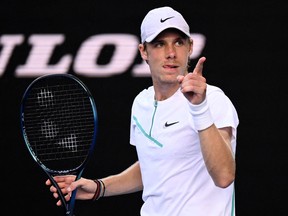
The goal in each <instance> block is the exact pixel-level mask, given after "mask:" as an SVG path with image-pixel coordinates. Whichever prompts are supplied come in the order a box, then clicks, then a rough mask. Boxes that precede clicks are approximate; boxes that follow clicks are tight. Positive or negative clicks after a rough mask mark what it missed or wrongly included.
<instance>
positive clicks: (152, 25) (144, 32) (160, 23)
mask: <svg viewBox="0 0 288 216" xmlns="http://www.w3.org/2000/svg"><path fill="white" fill-rule="evenodd" d="M168 28H176V29H178V30H180V31H182V32H183V33H184V34H186V35H187V36H188V37H190V29H189V26H188V24H187V22H186V21H185V19H184V18H183V16H182V15H181V14H180V13H179V12H178V11H176V10H174V9H173V8H171V7H167V6H165V7H160V8H155V9H153V10H150V11H149V12H148V13H147V15H146V16H145V17H144V19H143V21H142V24H141V42H142V43H144V42H145V41H146V42H148V43H149V42H151V41H152V40H153V39H154V38H155V37H156V36H157V35H158V34H159V33H160V32H162V31H163V30H165V29H168Z"/></svg>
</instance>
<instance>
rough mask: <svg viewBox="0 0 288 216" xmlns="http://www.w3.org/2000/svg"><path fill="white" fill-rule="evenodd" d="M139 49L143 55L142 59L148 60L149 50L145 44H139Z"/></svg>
mask: <svg viewBox="0 0 288 216" xmlns="http://www.w3.org/2000/svg"><path fill="white" fill-rule="evenodd" d="M138 49H139V52H140V55H141V57H142V59H143V60H144V61H146V60H147V59H148V56H147V51H146V49H145V47H144V45H143V44H139V46H138Z"/></svg>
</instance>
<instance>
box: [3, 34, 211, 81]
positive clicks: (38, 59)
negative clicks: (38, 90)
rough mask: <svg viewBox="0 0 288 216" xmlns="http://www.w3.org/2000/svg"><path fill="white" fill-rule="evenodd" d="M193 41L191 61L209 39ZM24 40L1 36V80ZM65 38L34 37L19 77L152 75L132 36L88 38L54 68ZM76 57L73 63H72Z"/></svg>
mask: <svg viewBox="0 0 288 216" xmlns="http://www.w3.org/2000/svg"><path fill="white" fill-rule="evenodd" d="M191 37H192V39H193V53H192V54H191V56H190V58H191V59H196V58H198V57H199V56H200V55H201V52H202V50H203V48H204V47H205V43H206V38H205V36H204V35H202V34H191ZM24 39H25V36H24V35H22V34H18V35H8V34H7V35H2V36H0V45H1V46H2V50H1V52H0V77H1V76H2V75H3V74H4V73H5V70H6V69H7V65H8V64H9V60H10V59H11V57H12V55H13V52H15V47H16V46H20V45H26V46H27V44H23V43H24V41H25V40H24ZM65 39H66V38H65V35H64V34H33V35H31V36H29V38H28V45H29V46H31V49H30V52H29V53H28V54H27V58H26V62H25V64H23V65H17V67H16V70H15V76H16V77H20V78H21V77H23V78H24V77H38V76H40V75H44V74H48V73H69V70H70V69H72V70H73V71H74V72H75V73H76V74H79V75H82V76H87V77H111V76H113V75H119V74H122V73H125V72H127V70H128V69H129V68H130V70H131V76H133V77H148V76H150V71H149V68H148V65H147V64H146V62H145V61H142V62H141V63H140V64H137V63H136V62H135V60H136V57H137V55H138V54H139V52H138V44H139V39H138V37H136V36H135V35H131V34H115V33H113V34H112V33H111V34H99V35H94V36H91V37H89V38H87V39H86V40H85V41H83V42H82V44H80V46H79V49H78V51H77V52H76V53H75V54H74V53H64V54H62V56H60V58H59V60H58V62H56V63H53V64H51V63H50V60H51V58H52V57H53V55H54V52H55V48H56V47H57V46H61V45H62V44H63V43H64V42H65ZM107 45H112V46H113V47H114V48H115V49H114V51H113V53H112V56H111V58H110V60H109V61H108V62H107V63H106V64H104V65H103V64H101V65H100V64H98V63H97V59H98V58H99V56H100V54H101V52H102V51H103V47H105V46H107ZM73 57H74V59H73Z"/></svg>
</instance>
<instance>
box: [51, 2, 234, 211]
mask: <svg viewBox="0 0 288 216" xmlns="http://www.w3.org/2000/svg"><path fill="white" fill-rule="evenodd" d="M192 48H193V40H192V39H191V38H190V31H189V26H188V24H187V23H186V21H185V20H184V18H183V17H182V15H181V14H180V13H178V12H177V11H175V10H173V9H172V8H170V7H161V8H156V9H153V10H151V11H149V12H148V14H147V15H146V16H145V18H144V20H143V22H142V25H141V44H140V45H139V51H140V53H141V56H142V58H143V60H145V61H146V62H147V64H148V65H149V68H150V71H151V77H152V82H153V86H151V87H149V88H148V89H145V90H143V91H142V92H140V93H139V94H138V95H137V96H136V98H135V100H134V102H133V105H132V113H131V132H130V143H131V144H132V145H134V146H135V147H136V149H137V155H138V161H137V162H135V163H134V164H133V165H131V166H130V167H129V168H127V169H126V170H124V171H123V172H121V173H119V174H116V175H112V176H108V177H105V178H102V179H96V180H91V179H86V178H81V179H79V180H77V181H74V179H75V177H74V176H58V177H55V180H56V181H57V182H58V184H59V186H60V188H61V189H62V192H63V193H65V194H67V195H66V199H67V200H69V199H70V197H69V194H70V193H71V191H73V190H75V189H76V188H78V189H77V194H76V198H77V199H82V200H84V199H86V200H91V199H98V198H100V197H103V196H105V197H108V196H114V195H120V194H127V193H132V192H136V191H140V190H143V196H142V197H143V201H144V204H143V206H142V208H141V216H191V215H195V216H231V215H235V208H234V179H235V168H236V165H235V151H236V132H237V131H236V129H237V126H238V123H239V121H238V116H237V112H236V110H235V108H234V106H233V104H232V103H231V101H230V100H229V98H228V97H227V96H226V95H225V94H224V93H223V91H222V90H221V89H220V88H218V87H216V86H212V85H209V84H207V83H206V80H205V78H204V77H203V76H202V70H203V64H204V62H205V60H206V59H205V57H202V58H200V59H199V61H198V63H197V65H196V67H195V69H194V71H193V72H190V73H188V71H187V70H188V63H189V56H190V55H191V53H192ZM46 184H47V185H48V186H50V191H51V192H52V193H53V195H54V197H55V198H58V194H57V192H56V189H55V187H53V186H51V182H50V181H49V180H47V182H46ZM57 205H61V201H57Z"/></svg>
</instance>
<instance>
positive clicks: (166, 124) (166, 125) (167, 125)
mask: <svg viewBox="0 0 288 216" xmlns="http://www.w3.org/2000/svg"><path fill="white" fill-rule="evenodd" d="M177 123H179V121H176V122H171V123H168V122H166V123H165V127H169V126H171V125H174V124H177Z"/></svg>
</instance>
